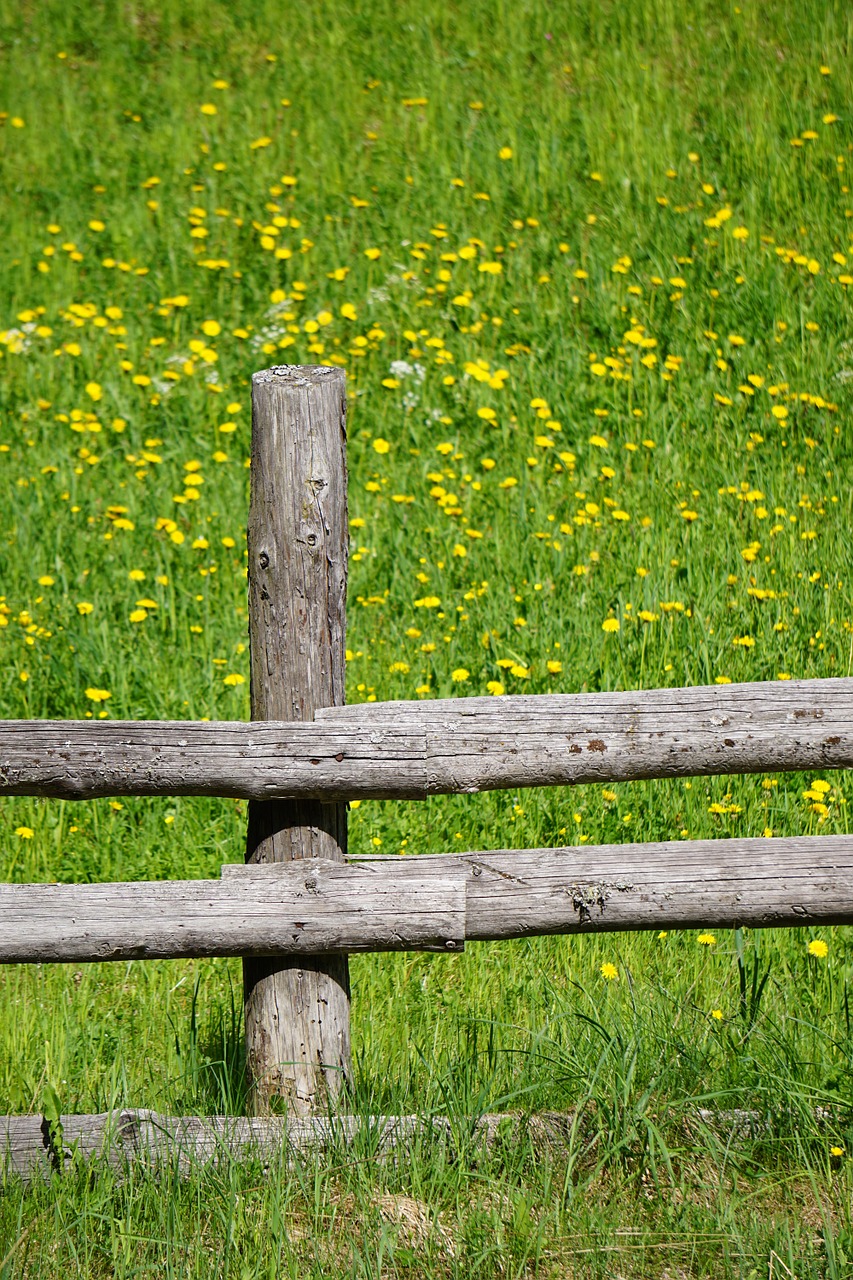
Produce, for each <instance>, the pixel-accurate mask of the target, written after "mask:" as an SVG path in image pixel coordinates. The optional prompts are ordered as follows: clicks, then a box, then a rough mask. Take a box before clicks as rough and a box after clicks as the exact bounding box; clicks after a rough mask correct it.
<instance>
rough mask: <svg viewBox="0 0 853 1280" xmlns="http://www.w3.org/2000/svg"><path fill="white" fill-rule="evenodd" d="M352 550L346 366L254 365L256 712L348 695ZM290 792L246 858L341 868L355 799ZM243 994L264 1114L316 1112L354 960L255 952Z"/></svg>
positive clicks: (344, 1046)
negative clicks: (282, 1103) (285, 1106)
mask: <svg viewBox="0 0 853 1280" xmlns="http://www.w3.org/2000/svg"><path fill="white" fill-rule="evenodd" d="M347 547H348V533H347V471H346V378H345V375H344V374H343V372H342V371H341V370H339V369H331V368H323V367H313V366H310V367H309V366H306V367H297V366H288V365H284V366H280V367H277V368H273V369H266V370H264V371H263V372H261V373H256V374H255V375H254V377H253V379H252V460H251V500H250V505H249V524H248V551H249V642H250V656H251V713H252V719H253V720H261V721H265V720H276V721H310V720H311V719H312V718H313V716H314V713H315V712H316V711H317V710H318V709H319V708H320V707H324V706H331V705H334V704H335V703H342V702H343V701H344V682H345V657H344V654H345V632H346V582H347ZM309 767H310V766H309ZM278 796H279V797H282V798H275V799H269V798H266V797H264V796H261V797H257V798H254V799H253V800H252V801H251V802H250V805H249V817H248V830H247V840H246V859H247V861H248V862H250V863H261V864H263V863H290V862H293V861H298V860H301V859H305V858H322V859H325V860H329V861H332V862H339V863H342V862H343V860H344V857H345V855H346V831H347V817H346V807H345V806H344V805H342V804H322V803H320V802H319V800H318V799H316V798H313V797H310V796H307V795H306V793H304V792H299V791H298V790H296V791H289V790H287V789H286V790H285V791H283V792H279V793H278ZM271 950H272V951H276V950H277V949H276V948H272V949H271ZM315 950H316V949H315ZM335 950H337V951H340V948H335ZM243 989H244V1015H245V1027H246V1062H247V1070H248V1076H249V1080H250V1085H251V1093H250V1102H251V1106H252V1107H253V1108H254V1109H255V1110H257V1111H258V1112H263V1111H265V1110H266V1108H267V1106H268V1103H269V1099H270V1097H271V1096H272V1095H278V1096H285V1097H287V1098H288V1099H289V1101H290V1105H291V1106H292V1107H294V1108H296V1109H298V1110H303V1111H305V1112H310V1111H313V1110H315V1109H317V1108H323V1109H325V1108H327V1107H328V1106H329V1104H330V1101H331V1100H333V1099H334V1098H335V1097H336V1096H337V1095H338V1094H339V1092H340V1090H341V1089H342V1088H343V1086H344V1083H345V1082H346V1079H347V1076H348V1074H349V1071H350V1058H351V1049H350V1032H349V969H348V965H347V960H346V956H345V955H341V954H337V955H331V954H329V955H325V956H324V955H322V954H315V955H312V956H306V957H305V958H304V959H300V960H298V961H290V960H284V961H282V960H274V959H272V958H271V957H270V956H265V957H259V958H257V959H254V958H252V959H246V960H245V961H244V964H243Z"/></svg>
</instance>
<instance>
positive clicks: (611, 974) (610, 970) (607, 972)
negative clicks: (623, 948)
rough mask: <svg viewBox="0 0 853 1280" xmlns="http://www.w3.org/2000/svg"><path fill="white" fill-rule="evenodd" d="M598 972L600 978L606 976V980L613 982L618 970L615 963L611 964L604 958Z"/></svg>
mask: <svg viewBox="0 0 853 1280" xmlns="http://www.w3.org/2000/svg"><path fill="white" fill-rule="evenodd" d="M600 973H601V976H602V978H606V979H607V981H608V982H615V981H616V979H617V978H618V977H619V970H618V969H617V968H616V965H615V964H611V963H610V961H609V960H605V962H604V964H603V965H602V966H601V969H600Z"/></svg>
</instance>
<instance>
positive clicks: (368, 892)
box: [0, 859, 465, 963]
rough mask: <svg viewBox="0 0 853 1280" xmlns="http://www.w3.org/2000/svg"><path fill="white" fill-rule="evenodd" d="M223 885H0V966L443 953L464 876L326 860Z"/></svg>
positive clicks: (454, 931) (458, 920)
mask: <svg viewBox="0 0 853 1280" xmlns="http://www.w3.org/2000/svg"><path fill="white" fill-rule="evenodd" d="M239 870H240V871H241V872H244V874H242V875H240V876H239V877H237V876H234V875H232V876H229V877H228V878H224V879H222V880H156V881H142V882H139V881H137V882H134V883H119V884H2V885H0V921H2V927H0V963H22V962H27V961H37V962H39V963H47V962H50V961H74V962H76V963H81V962H85V961H90V960H151V959H157V958H161V959H162V958H164V957H165V958H169V957H172V958H176V957H179V956H265V957H266V956H279V955H280V956H295V957H300V960H299V963H303V962H310V960H311V959H312V958H313V957H315V956H317V955H322V954H323V953H326V952H334V953H339V954H344V953H346V952H348V951H403V950H410V949H414V950H427V951H434V950H439V951H448V950H450V951H452V950H454V949H455V950H459V951H461V950H462V947H463V944H464V940H465V883H464V880H465V876H464V872H463V870H462V868H460V867H458V866H450V865H448V868H447V872H448V874H447V877H441V876H438V877H436V876H434V875H431V874H427V875H422V876H421V875H418V874H417V870H416V868H415V874H414V875H411V874H406V875H403V876H400V877H396V876H394V875H393V874H392V875H388V873H387V871H386V869H385V868H384V867H380V866H375V867H374V866H366V867H348V866H342V865H341V864H340V863H339V862H333V861H332V860H331V859H322V860H319V859H318V860H316V861H315V860H311V861H304V862H302V861H300V862H299V863H297V864H294V863H278V864H269V865H267V866H264V867H246V868H245V869H244V867H243V866H242V865H241V866H240V868H239Z"/></svg>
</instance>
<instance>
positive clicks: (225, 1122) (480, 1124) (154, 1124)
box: [0, 1107, 844, 1181]
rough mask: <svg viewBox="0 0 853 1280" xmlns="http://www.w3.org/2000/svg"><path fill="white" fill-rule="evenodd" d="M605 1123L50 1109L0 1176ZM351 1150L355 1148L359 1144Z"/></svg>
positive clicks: (491, 1138) (7, 1135) (561, 1145)
mask: <svg viewBox="0 0 853 1280" xmlns="http://www.w3.org/2000/svg"><path fill="white" fill-rule="evenodd" d="M814 1117H815V1120H816V1122H817V1123H818V1124H819V1125H820V1126H821V1128H823V1129H824V1130H825V1131H826V1132H827V1133H828V1134H829V1135H837V1133H838V1126H839V1124H841V1125H843V1123H844V1115H843V1111H842V1110H841V1108H837V1107H835V1108H828V1107H817V1108H815V1112H814ZM598 1123H599V1122H598V1121H597V1120H596V1118H595V1117H594V1115H593V1114H592V1113H591V1111H589V1110H587V1111H586V1112H575V1111H567V1112H559V1111H546V1112H539V1113H535V1114H533V1115H528V1114H519V1113H518V1112H508V1113H507V1112H503V1113H502V1112H492V1113H486V1114H485V1115H481V1116H476V1115H473V1116H454V1117H452V1118H451V1117H448V1116H423V1115H401V1116H382V1115H378V1116H351V1115H331V1116H309V1117H302V1116H294V1115H289V1116H287V1117H285V1116H266V1117H263V1118H260V1117H249V1118H244V1117H241V1116H169V1115H162V1114H160V1113H158V1112H156V1111H148V1110H131V1109H129V1108H128V1109H125V1110H121V1111H112V1112H103V1113H101V1114H100V1115H65V1116H62V1117H61V1118H60V1122H59V1124H53V1125H51V1124H49V1123H48V1122H47V1120H46V1119H45V1118H44V1117H43V1116H0V1178H2V1176H3V1174H4V1173H5V1174H7V1175H11V1176H13V1177H18V1178H20V1179H21V1180H22V1181H28V1180H30V1179H32V1178H34V1177H39V1176H40V1177H43V1178H47V1177H50V1175H51V1173H53V1172H62V1171H64V1170H66V1169H68V1168H69V1166H71V1165H72V1164H73V1163H86V1162H89V1161H93V1160H95V1161H104V1162H106V1163H107V1164H109V1165H110V1166H112V1167H113V1168H115V1169H117V1170H118V1171H119V1174H120V1175H121V1174H122V1173H123V1172H124V1171H126V1170H127V1169H128V1168H129V1166H130V1165H131V1163H133V1164H135V1165H137V1166H142V1167H143V1168H148V1169H151V1170H154V1171H157V1172H162V1173H165V1172H168V1173H169V1174H171V1175H172V1176H174V1175H177V1176H178V1177H182V1178H186V1177H189V1176H191V1175H192V1174H197V1173H198V1172H199V1170H201V1169H203V1168H208V1167H223V1166H225V1167H227V1166H228V1164H230V1163H231V1162H233V1161H248V1160H255V1161H260V1162H262V1163H263V1164H264V1166H265V1172H268V1170H269V1166H271V1165H273V1164H274V1163H278V1162H283V1163H287V1162H289V1161H292V1160H293V1159H294V1158H297V1157H300V1156H302V1157H305V1156H308V1157H311V1156H314V1155H316V1154H318V1153H319V1152H321V1151H327V1152H328V1151H332V1152H334V1153H335V1154H336V1155H340V1158H341V1159H347V1158H358V1159H361V1160H365V1159H366V1160H370V1161H383V1160H386V1159H389V1158H390V1159H394V1158H395V1153H396V1152H397V1151H398V1150H399V1148H401V1147H402V1148H404V1149H405V1148H407V1147H408V1146H409V1145H410V1144H411V1143H412V1142H413V1141H414V1140H417V1141H419V1142H425V1141H426V1142H434V1143H437V1144H440V1145H441V1147H442V1148H443V1149H444V1151H445V1153H446V1156H447V1158H449V1159H452V1160H460V1159H463V1160H464V1159H466V1158H467V1159H470V1158H471V1156H472V1155H473V1156H475V1157H476V1154H477V1150H478V1148H489V1147H490V1146H493V1145H495V1144H497V1143H499V1144H501V1146H502V1147H503V1148H504V1149H506V1146H507V1144H509V1145H511V1146H517V1145H518V1143H520V1142H523V1141H529V1142H530V1144H531V1145H532V1147H533V1149H534V1150H535V1151H538V1152H540V1153H542V1154H543V1155H544V1154H552V1155H553V1154H554V1153H558V1152H559V1153H564V1152H566V1151H569V1150H571V1148H572V1147H573V1146H575V1145H576V1144H577V1143H578V1141H580V1142H584V1143H585V1142H588V1141H589V1140H590V1139H591V1138H592V1137H593V1136H594V1133H595V1130H596V1128H597V1126H598ZM682 1123H683V1127H684V1139H685V1142H686V1143H693V1144H697V1145H701V1143H702V1142H703V1141H707V1130H709V1129H710V1130H711V1131H712V1132H713V1133H714V1134H716V1135H717V1136H718V1137H719V1138H722V1139H723V1140H724V1141H725V1142H726V1144H727V1145H741V1144H743V1143H744V1142H748V1141H750V1140H754V1139H755V1138H759V1137H760V1138H765V1137H766V1136H767V1135H768V1134H769V1133H771V1132H772V1128H773V1117H772V1114H762V1113H761V1112H760V1111H755V1110H749V1111H747V1110H743V1109H733V1110H716V1109H712V1108H709V1107H700V1108H697V1109H696V1110H695V1111H687V1112H686V1113H685V1114H684V1116H683V1120H682ZM353 1148H354V1150H353Z"/></svg>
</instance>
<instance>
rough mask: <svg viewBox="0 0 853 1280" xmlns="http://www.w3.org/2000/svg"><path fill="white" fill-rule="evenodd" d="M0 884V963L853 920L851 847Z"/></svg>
mask: <svg viewBox="0 0 853 1280" xmlns="http://www.w3.org/2000/svg"><path fill="white" fill-rule="evenodd" d="M222 871H223V875H222V879H221V880H190V881H169V880H166V881H157V882H143V883H130V884H94V885H92V884H89V885H74V884H68V885H65V884H51V885H35V884H26V885H0V921H2V928H0V963H20V962H55V961H59V962H62V961H73V962H76V963H80V962H83V961H89V960H133V959H153V958H173V959H176V958H179V957H185V956H231V955H234V956H236V955H305V956H307V955H313V954H317V953H323V954H328V953H330V952H348V951H402V950H428V951H461V950H462V948H463V945H464V943H465V942H466V941H482V942H487V941H498V940H501V939H510V938H525V937H533V936H538V935H544V934H568V933H600V932H622V931H626V930H642V929H662V928H664V929H675V928H694V927H706V928H715V927H716V928H732V927H736V926H738V925H749V926H752V927H755V928H764V927H769V926H778V925H809V924H818V923H820V924H849V923H851V922H853V836H800V837H792V838H787V839H743V840H694V841H688V840H680V841H666V842H662V843H654V844H651V843H650V844H625V845H598V846H594V845H593V846H590V845H584V846H581V847H572V848H564V849H521V850H494V851H492V852H482V853H461V854H457V853H453V854H435V855H428V856H422V857H411V856H408V857H395V856H390V857H381V856H377V857H370V858H364V859H356V860H354V861H353V862H351V863H350V865H349V866H342V865H341V864H340V863H336V862H331V861H327V860H313V859H309V860H306V861H303V862H301V863H273V864H268V865H262V866H258V865H243V864H239V865H234V866H230V865H229V866H226V867H223V869H222Z"/></svg>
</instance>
